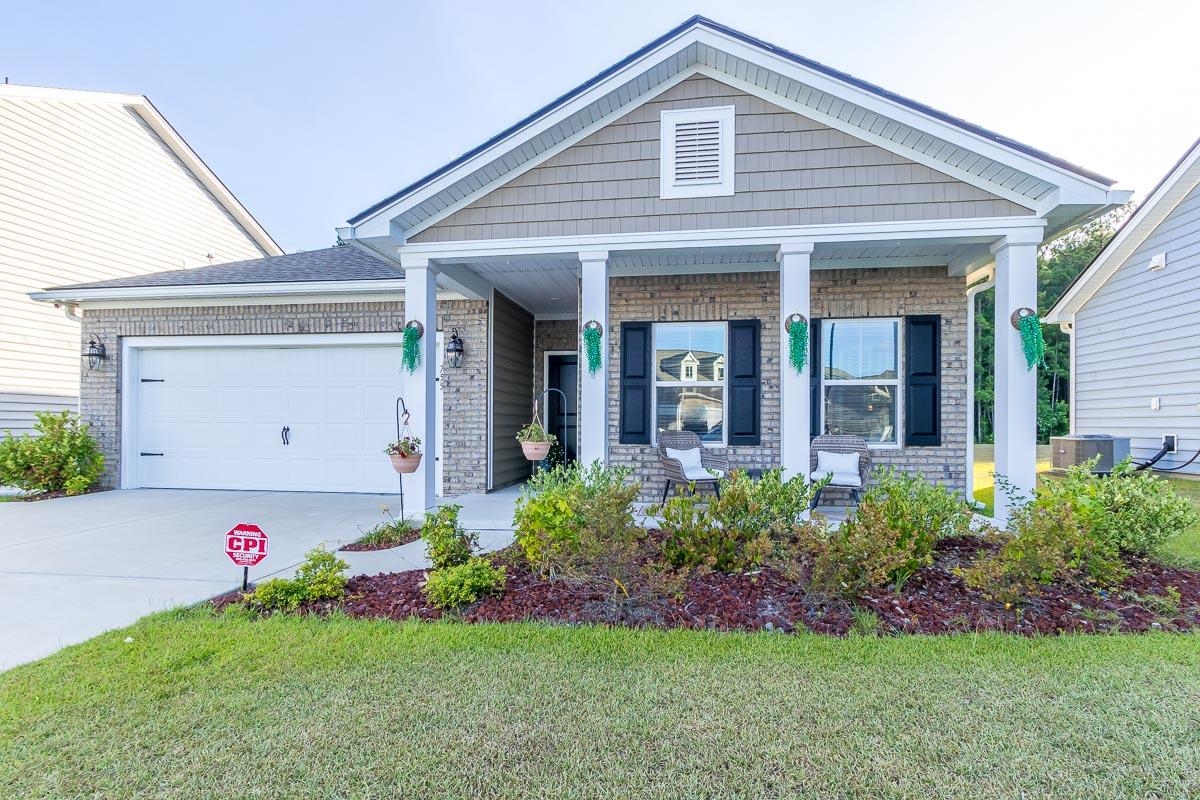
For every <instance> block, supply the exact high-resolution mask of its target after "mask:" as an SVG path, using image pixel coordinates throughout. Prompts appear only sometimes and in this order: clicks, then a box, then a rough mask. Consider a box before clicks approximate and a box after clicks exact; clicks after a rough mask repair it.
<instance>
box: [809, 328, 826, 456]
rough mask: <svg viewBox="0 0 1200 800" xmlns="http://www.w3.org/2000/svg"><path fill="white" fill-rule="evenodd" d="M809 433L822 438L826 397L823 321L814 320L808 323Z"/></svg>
mask: <svg viewBox="0 0 1200 800" xmlns="http://www.w3.org/2000/svg"><path fill="white" fill-rule="evenodd" d="M808 350H809V353H808V375H809V378H808V395H809V396H808V402H809V406H808V413H809V426H808V432H809V435H811V436H820V435H821V434H822V433H824V431H822V430H821V404H822V403H824V402H825V395H824V393H823V392H822V391H821V378H822V377H823V376H824V373H825V370H824V369H823V368H822V367H821V320H819V319H814V320H811V321H810V322H809V323H808Z"/></svg>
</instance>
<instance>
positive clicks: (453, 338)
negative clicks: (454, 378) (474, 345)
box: [446, 328, 466, 369]
mask: <svg viewBox="0 0 1200 800" xmlns="http://www.w3.org/2000/svg"><path fill="white" fill-rule="evenodd" d="M465 352H466V348H465V347H463V340H462V337H460V336H459V335H458V328H451V329H450V341H448V342H446V366H448V367H450V368H451V369H458V368H459V367H461V366H462V362H463V354H464V353H465Z"/></svg>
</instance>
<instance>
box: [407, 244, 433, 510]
mask: <svg viewBox="0 0 1200 800" xmlns="http://www.w3.org/2000/svg"><path fill="white" fill-rule="evenodd" d="M400 264H401V266H403V267H404V323H405V325H407V324H408V323H409V322H412V321H414V320H415V321H417V322H420V323H421V324H422V325H423V326H425V334H424V336H422V337H421V359H420V363H419V364H418V365H417V368H416V369H415V370H414V371H413V372H411V373H407V374H404V375H403V376H402V377H403V384H402V385H403V387H404V388H403V390H402V392H403V396H404V405H405V407H407V408H408V412H409V414H411V415H412V419H411V421H410V425H411V426H412V432H413V435H414V436H419V437H420V438H421V452H423V453H424V454H425V455H424V457H423V458H422V459H421V466H420V467H418V468H417V471H416V472H414V473H413V474H411V475H405V476H404V500H405V504H404V505H405V511H406V512H407V511H409V510H411V511H413V512H415V513H417V514H420V513H421V512H423V511H425V510H426V509H428V508H432V507H433V506H434V505H435V500H434V496H435V494H436V492H435V491H434V489H435V487H434V476H435V475H436V474H437V469H436V465H435V463H434V459H435V458H436V456H437V441H438V438H439V437H440V436H441V431H439V430H438V429H437V375H438V367H439V366H440V363H439V357H440V355H441V354H440V353H439V352H438V348H437V272H436V270H434V268H433V267H431V266H430V264H429V259H428V258H425V257H420V256H405V255H403V254H402V255H401V258H400Z"/></svg>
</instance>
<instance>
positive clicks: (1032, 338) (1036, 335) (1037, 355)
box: [1008, 308, 1046, 371]
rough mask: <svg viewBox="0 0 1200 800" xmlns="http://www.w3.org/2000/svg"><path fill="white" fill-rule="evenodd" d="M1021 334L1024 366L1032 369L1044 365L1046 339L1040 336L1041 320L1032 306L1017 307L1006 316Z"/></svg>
mask: <svg viewBox="0 0 1200 800" xmlns="http://www.w3.org/2000/svg"><path fill="white" fill-rule="evenodd" d="M1008 319H1009V321H1010V322H1011V323H1012V326H1013V328H1015V329H1016V330H1017V333H1019V334H1020V335H1021V351H1022V352H1023V353H1024V354H1025V363H1026V366H1027V367H1028V368H1029V369H1030V370H1031V371H1032V370H1033V369H1034V368H1036V367H1038V366H1043V367H1044V366H1045V365H1046V340H1045V339H1044V338H1043V337H1042V321H1041V320H1040V319H1038V315H1037V312H1036V311H1034V310H1033V309H1032V308H1018V309H1017V310H1016V311H1014V312H1013V313H1012V315H1011V316H1010V317H1009V318H1008Z"/></svg>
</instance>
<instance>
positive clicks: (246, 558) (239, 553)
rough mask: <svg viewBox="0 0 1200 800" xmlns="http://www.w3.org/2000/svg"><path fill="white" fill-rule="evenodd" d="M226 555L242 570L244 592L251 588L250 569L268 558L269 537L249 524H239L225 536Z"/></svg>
mask: <svg viewBox="0 0 1200 800" xmlns="http://www.w3.org/2000/svg"><path fill="white" fill-rule="evenodd" d="M225 555H227V556H229V560H230V561H232V562H233V563H235V564H237V565H238V566H239V567H241V568H242V591H246V590H247V589H249V588H250V568H251V567H256V566H258V563H259V562H260V561H262V560H263V559H264V558H266V557H267V535H266V534H265V533H263V529H262V528H260V527H258V526H257V525H254V524H251V523H249V522H239V523H238V524H237V525H234V526H233V528H232V529H231V530H230V531H229V533H227V534H225Z"/></svg>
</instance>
